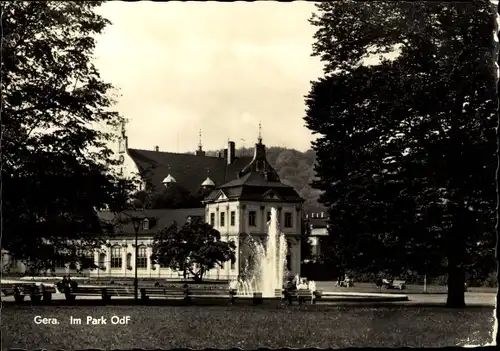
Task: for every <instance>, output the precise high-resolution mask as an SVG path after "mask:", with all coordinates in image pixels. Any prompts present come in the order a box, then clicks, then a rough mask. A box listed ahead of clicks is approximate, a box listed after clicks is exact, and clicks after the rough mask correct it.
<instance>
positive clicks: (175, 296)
mask: <svg viewBox="0 0 500 351" xmlns="http://www.w3.org/2000/svg"><path fill="white" fill-rule="evenodd" d="M140 292H141V300H143V301H147V300H149V298H150V297H163V298H166V299H172V300H180V299H185V298H186V296H187V294H186V293H187V289H185V288H182V287H147V288H141V290H140Z"/></svg>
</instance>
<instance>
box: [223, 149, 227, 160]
mask: <svg viewBox="0 0 500 351" xmlns="http://www.w3.org/2000/svg"><path fill="white" fill-rule="evenodd" d="M224 158H225V159H226V160H227V149H224Z"/></svg>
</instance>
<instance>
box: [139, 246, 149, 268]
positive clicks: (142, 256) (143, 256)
mask: <svg viewBox="0 0 500 351" xmlns="http://www.w3.org/2000/svg"><path fill="white" fill-rule="evenodd" d="M146 251H147V250H146V246H144V245H143V246H139V250H138V255H137V268H146V267H147V266H148V256H147V253H146Z"/></svg>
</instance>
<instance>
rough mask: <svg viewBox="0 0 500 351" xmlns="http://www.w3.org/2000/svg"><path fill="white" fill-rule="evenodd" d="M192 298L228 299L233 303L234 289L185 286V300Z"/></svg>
mask: <svg viewBox="0 0 500 351" xmlns="http://www.w3.org/2000/svg"><path fill="white" fill-rule="evenodd" d="M193 299H230V301H231V304H234V301H235V299H236V290H235V289H231V288H222V289H206V288H187V296H186V300H187V301H186V302H187V303H189V302H190V301H191V300H193Z"/></svg>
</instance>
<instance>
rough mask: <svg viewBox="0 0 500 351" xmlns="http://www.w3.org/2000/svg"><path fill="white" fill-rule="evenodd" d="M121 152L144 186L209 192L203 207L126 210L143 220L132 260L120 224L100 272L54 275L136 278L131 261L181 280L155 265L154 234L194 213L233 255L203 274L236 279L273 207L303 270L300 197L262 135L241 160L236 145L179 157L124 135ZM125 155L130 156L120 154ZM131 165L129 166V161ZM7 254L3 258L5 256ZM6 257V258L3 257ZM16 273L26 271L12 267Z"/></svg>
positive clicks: (131, 243) (143, 270) (131, 244)
mask: <svg viewBox="0 0 500 351" xmlns="http://www.w3.org/2000/svg"><path fill="white" fill-rule="evenodd" d="M119 155H120V157H121V160H122V161H123V162H122V165H126V164H128V166H127V167H128V170H126V171H124V170H123V169H122V171H123V172H126V173H130V172H131V169H130V168H131V167H132V168H135V169H134V170H132V171H134V172H137V173H139V174H140V176H141V177H142V179H143V184H144V187H146V186H147V185H146V184H150V186H152V187H155V188H158V187H164V186H168V185H169V184H171V183H172V182H176V183H180V184H182V186H184V187H185V188H186V189H188V190H189V191H190V192H192V193H195V192H198V191H200V189H201V190H204V191H206V190H212V191H211V192H210V194H209V195H208V196H207V197H206V199H205V201H204V205H205V207H200V208H193V209H177V210H144V211H128V212H129V213H128V215H129V216H132V217H134V216H137V217H141V218H144V222H143V223H142V225H141V227H140V228H139V231H138V234H137V235H138V249H137V255H138V256H137V261H136V257H135V255H136V248H135V235H136V233H135V230H134V228H133V227H132V225H131V224H128V225H123V226H122V227H121V228H119V229H118V231H117V232H116V233H115V234H114V235H113V236H112V237H109V239H108V240H106V244H105V245H104V246H103V247H102V248H101V250H98V251H96V252H94V253H93V259H94V262H95V263H96V265H97V266H98V267H99V268H98V269H95V270H92V271H80V270H78V269H77V267H69V266H62V267H57V268H56V269H55V270H54V272H51V273H56V274H72V275H75V276H76V275H85V276H87V275H90V276H95V277H133V276H134V275H135V269H136V267H135V262H137V274H138V277H142V278H182V272H176V271H172V270H171V269H169V268H166V267H160V266H159V265H155V264H153V263H152V260H151V255H152V243H153V236H154V234H155V232H156V231H157V230H158V229H159V228H163V227H165V226H168V225H170V224H171V223H172V221H176V222H177V223H178V224H182V223H184V222H185V221H187V220H189V218H192V217H200V218H204V220H205V221H206V222H207V223H210V224H211V225H212V226H213V227H214V228H215V229H217V230H218V231H219V232H220V233H221V235H222V238H223V240H225V241H234V242H235V244H236V252H237V255H236V256H237V259H236V261H235V262H226V263H225V264H224V266H223V267H221V268H217V269H213V270H211V271H209V272H207V274H206V275H205V278H208V279H235V278H237V277H238V276H239V274H240V272H241V271H242V269H243V268H244V267H243V266H242V265H243V264H244V262H245V259H244V258H245V255H247V251H248V250H246V248H245V247H246V242H247V239H248V238H249V236H250V237H252V238H256V239H262V238H264V237H265V236H266V234H267V221H268V219H269V216H270V212H271V208H276V209H277V211H278V220H279V223H280V228H281V231H282V232H283V233H284V234H285V235H286V239H287V244H288V255H287V269H288V271H289V272H290V273H291V274H294V275H295V274H300V265H301V257H300V256H301V248H300V247H301V232H302V227H303V226H302V224H303V223H302V220H303V208H302V204H303V202H304V201H303V199H302V198H301V197H300V196H299V195H298V193H297V192H296V191H295V190H294V189H293V188H292V187H290V186H288V185H285V184H283V183H282V182H281V180H280V178H279V176H278V174H277V172H276V171H275V170H274V169H273V168H272V167H271V165H270V164H269V162H268V160H267V158H266V148H265V145H264V144H263V143H262V138H261V137H260V136H259V139H258V143H257V144H255V152H254V156H253V158H250V157H242V158H238V157H237V156H236V155H235V145H234V143H233V142H231V141H229V142H228V148H227V149H226V151H225V152H224V153H223V154H222V155H220V156H217V157H209V156H206V155H205V153H204V152H203V150H202V147H201V142H200V145H199V149H198V151H197V153H196V154H194V155H190V154H176V153H166V152H160V151H158V149H156V150H155V151H148V150H138V149H129V148H128V145H127V138H126V136H125V134H123V138H122V140H121V141H120V149H119ZM125 155H127V157H128V161H127V160H126V159H125ZM131 160H132V161H133V165H134V166H131V164H132V163H131V162H130V161H131ZM98 215H99V217H100V220H101V221H106V220H107V221H112V220H113V218H111V216H113V214H111V213H109V212H100V213H99V214H98ZM3 258H4V255H2V261H4V260H3ZM6 259H7V257H6ZM16 270H17V271H23V270H25V268H23V267H21V266H19V264H17V265H16Z"/></svg>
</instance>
